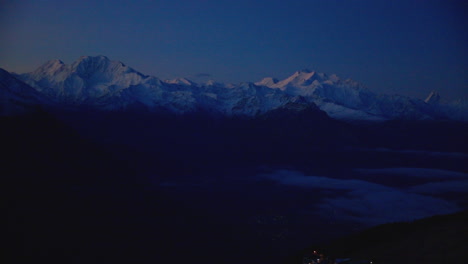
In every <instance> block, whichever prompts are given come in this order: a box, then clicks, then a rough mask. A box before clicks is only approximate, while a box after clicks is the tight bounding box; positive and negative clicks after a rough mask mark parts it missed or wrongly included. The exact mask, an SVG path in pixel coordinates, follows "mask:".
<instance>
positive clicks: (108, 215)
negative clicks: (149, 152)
mask: <svg viewBox="0 0 468 264" xmlns="http://www.w3.org/2000/svg"><path fill="white" fill-rule="evenodd" d="M0 131H1V137H0V145H1V146H2V147H1V149H0V151H1V156H2V166H1V167H0V200H1V201H2V215H3V216H4V220H6V225H4V226H3V227H2V228H3V230H2V236H1V238H0V240H1V241H2V244H3V245H5V247H4V248H3V249H4V250H3V253H2V255H1V258H2V259H1V262H2V263H38V262H44V263H158V261H167V260H168V259H169V262H159V263H177V260H175V259H174V258H175V257H176V256H177V255H178V252H179V250H182V249H181V248H180V247H179V244H180V243H183V242H184V241H183V240H182V239H181V237H182V234H184V235H185V236H187V237H188V238H190V236H191V237H192V238H190V239H192V241H193V240H194V239H195V238H198V237H201V235H202V230H206V228H207V226H211V225H210V224H211V223H209V222H208V223H205V222H204V220H205V219H202V217H199V216H197V213H200V214H202V215H203V213H202V212H193V210H191V209H190V208H186V207H184V206H183V205H182V204H179V203H177V202H176V201H171V200H167V199H166V198H164V197H161V195H160V193H159V192H158V190H154V189H152V190H150V189H148V188H149V187H151V186H150V184H149V183H148V182H147V181H146V179H144V178H143V177H141V176H140V175H139V171H138V170H139V168H136V167H134V166H133V164H132V159H127V160H122V159H120V158H118V157H116V155H114V154H113V153H111V152H109V151H106V150H105V149H103V148H102V147H101V146H99V145H96V144H93V143H91V142H89V141H87V140H84V139H83V138H81V137H80V136H79V135H77V134H76V133H75V132H74V131H73V130H71V129H70V128H69V127H67V126H64V125H63V124H61V123H60V122H58V121H56V120H55V119H53V118H51V117H50V116H48V115H46V114H37V115H34V116H23V117H2V118H1V119H0ZM121 154H122V153H120V155H121ZM176 219H179V222H180V223H178V222H173V221H175V220H176ZM184 219H185V220H184ZM184 221H189V222H190V224H188V225H185V224H184V223H183V222H184ZM211 228H212V229H215V227H214V226H212V227H211ZM191 230H195V231H191ZM184 231H185V232H184ZM190 232H192V233H190ZM197 232H198V233H197ZM210 236H212V234H208V235H207V236H206V237H205V238H206V239H208V238H209V237H210ZM213 241H214V239H213ZM202 245H203V241H200V244H199V245H198V246H197V247H196V248H197V249H201V248H202ZM187 252H193V249H187ZM213 252H216V251H212V252H208V253H207V252H205V251H204V252H202V254H206V255H208V256H210V255H212V254H214V253H213ZM199 258H201V257H200V256H199ZM194 259H196V258H194Z"/></svg>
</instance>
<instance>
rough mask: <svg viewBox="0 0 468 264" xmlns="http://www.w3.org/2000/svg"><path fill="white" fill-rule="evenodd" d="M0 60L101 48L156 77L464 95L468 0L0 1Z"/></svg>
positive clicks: (68, 55)
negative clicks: (347, 83) (337, 81)
mask: <svg viewBox="0 0 468 264" xmlns="http://www.w3.org/2000/svg"><path fill="white" fill-rule="evenodd" d="M0 4H1V6H0V40H1V41H0V67H2V68H5V69H7V70H9V71H15V72H26V71H32V70H33V69H35V68H36V67H38V66H39V65H41V64H42V63H44V62H45V61H47V60H50V59H56V58H57V59H61V60H63V61H64V62H65V63H71V62H73V61H74V60H76V59H77V58H78V57H80V56H82V55H106V56H108V57H109V58H110V59H113V60H120V61H122V62H124V63H126V64H127V65H129V66H132V67H133V68H135V69H137V70H139V71H141V72H142V73H144V74H149V75H154V76H157V77H160V78H162V79H166V78H173V77H190V76H194V75H196V74H199V73H209V74H211V75H212V78H213V79H216V80H218V81H226V82H241V81H257V80H260V79H261V78H263V77H266V76H272V77H277V78H285V77H287V76H289V75H291V74H292V73H293V72H294V71H296V70H300V69H304V68H308V69H311V70H317V71H321V72H326V73H336V74H338V75H339V76H341V77H344V78H352V79H354V80H357V81H359V82H361V83H363V84H364V85H365V86H367V87H368V88H370V89H372V90H374V91H376V92H384V93H391V94H393V93H398V94H402V95H409V96H416V97H419V98H423V97H425V96H426V94H428V93H429V92H430V91H431V90H438V91H439V92H440V93H441V95H442V97H445V98H447V99H456V98H457V97H461V96H464V97H467V96H468V56H467V55H468V54H467V47H468V34H467V33H468V32H467V19H466V14H467V11H468V8H467V5H466V4H464V1H448V0H440V1H431V0H424V1H423V0H418V1H416V0H392V1H388V0H369V1H364V0H362V1H359V0H347V1H345V0H341V1H339V0H322V1H314V0H308V1H304V0H296V1H290V0H288V1H279V0H265V1H255V0H236V1H232V0H167V1H123V0H122V1H119V0H113V1H85V0H81V1H66V0H49V1H39V0H34V1H33V0H29V1H23V0H15V1H12V0H2V1H0Z"/></svg>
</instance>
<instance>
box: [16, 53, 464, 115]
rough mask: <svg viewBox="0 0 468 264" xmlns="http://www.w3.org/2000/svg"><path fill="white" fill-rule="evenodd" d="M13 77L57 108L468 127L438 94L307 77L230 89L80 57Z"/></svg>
mask: <svg viewBox="0 0 468 264" xmlns="http://www.w3.org/2000/svg"><path fill="white" fill-rule="evenodd" d="M16 77H17V78H19V79H21V80H22V81H24V82H26V83H27V84H29V85H30V86H31V87H33V88H34V89H35V91H36V92H38V93H40V94H42V95H44V96H45V97H47V98H49V99H50V100H51V101H52V102H54V103H55V104H58V105H66V106H83V105H84V106H87V107H93V108H98V109H102V110H125V109H127V108H129V107H132V108H134V107H140V108H145V109H146V110H149V111H158V110H161V109H165V110H167V111H171V112H175V113H187V112H194V111H206V112H213V113H219V114H224V115H248V116H255V115H258V114H261V113H265V112H268V111H270V110H273V109H277V108H280V107H283V106H285V105H286V104H288V103H290V102H296V101H298V100H300V101H302V102H304V103H306V104H310V105H317V106H318V107H319V108H320V109H321V110H323V111H325V112H326V113H327V114H328V115H329V116H331V117H334V118H338V119H358V120H362V119H366V120H385V119H438V118H450V117H452V115H451V114H452V113H454V116H455V117H454V118H455V119H458V120H460V119H461V120H468V115H467V114H466V113H467V112H468V111H467V108H466V107H464V105H466V104H456V105H454V104H452V105H450V106H447V105H446V104H442V103H440V96H439V95H438V94H436V93H433V94H431V95H430V96H429V97H428V98H427V99H426V101H423V100H419V99H414V98H409V97H404V96H397V95H393V96H389V95H379V94H375V93H373V92H372V91H370V90H369V89H367V88H365V87H363V86H362V85H361V84H359V83H358V82H355V81H353V80H350V79H347V80H343V79H341V78H339V77H338V76H337V75H334V74H333V75H327V74H325V73H319V72H315V71H309V70H302V71H297V72H295V73H294V74H292V75H291V76H290V77H288V78H286V79H284V80H277V79H275V78H272V77H267V78H264V79H263V80H261V81H259V82H255V83H252V82H247V83H240V84H235V85H234V84H223V83H217V82H214V81H208V82H206V83H195V82H193V81H191V80H189V79H186V78H177V79H173V80H165V81H162V80H160V79H158V78H157V77H153V76H147V75H144V74H142V73H140V72H138V71H136V70H134V69H133V68H131V67H128V66H126V65H125V64H123V63H121V62H118V61H112V60H110V59H109V58H107V57H105V56H95V57H92V56H83V57H80V58H79V59H78V60H77V61H75V62H73V63H72V64H68V65H67V64H64V63H63V62H62V61H60V60H51V61H49V62H47V63H45V64H44V65H42V66H41V67H39V68H38V69H37V70H35V71H33V72H31V73H26V74H21V75H17V76H16ZM298 98H300V99H298Z"/></svg>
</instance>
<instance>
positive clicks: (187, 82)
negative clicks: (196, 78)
mask: <svg viewBox="0 0 468 264" xmlns="http://www.w3.org/2000/svg"><path fill="white" fill-rule="evenodd" d="M164 82H165V83H169V84H178V85H186V86H192V85H197V83H195V82H193V81H191V80H189V79H187V78H175V79H168V80H165V81H164Z"/></svg>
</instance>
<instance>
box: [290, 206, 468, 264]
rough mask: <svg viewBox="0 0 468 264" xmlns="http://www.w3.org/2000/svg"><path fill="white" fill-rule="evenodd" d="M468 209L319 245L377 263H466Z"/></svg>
mask: <svg viewBox="0 0 468 264" xmlns="http://www.w3.org/2000/svg"><path fill="white" fill-rule="evenodd" d="M467 223H468V211H462V212H459V213H455V214H450V215H439V216H433V217H429V218H425V219H421V220H417V221H414V222H408V223H392V224H384V225H380V226H376V227H373V228H370V229H368V230H365V231H363V232H361V233H358V234H355V235H351V236H348V237H345V238H342V239H339V240H336V241H334V242H332V243H331V244H329V245H327V246H325V247H321V248H317V247H311V248H309V249H307V250H304V252H303V254H302V255H301V256H300V257H297V258H296V259H295V260H294V259H291V260H290V262H288V263H302V256H306V255H308V253H309V252H312V251H313V250H320V251H321V252H324V253H326V255H328V256H333V257H335V258H352V259H355V260H372V261H373V263H376V264H393V263H399V264H406V263H408V264H414V263H465V262H466V261H467V260H468V224H467Z"/></svg>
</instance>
